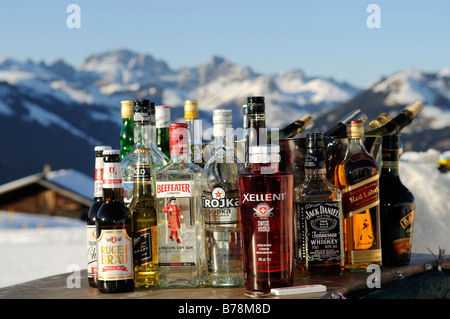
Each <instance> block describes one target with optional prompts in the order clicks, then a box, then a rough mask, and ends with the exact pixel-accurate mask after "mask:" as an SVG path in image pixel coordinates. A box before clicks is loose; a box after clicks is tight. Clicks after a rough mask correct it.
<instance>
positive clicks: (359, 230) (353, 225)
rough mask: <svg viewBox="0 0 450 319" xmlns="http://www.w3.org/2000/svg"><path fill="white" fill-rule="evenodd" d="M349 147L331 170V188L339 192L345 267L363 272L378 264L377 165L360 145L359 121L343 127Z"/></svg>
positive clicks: (361, 134) (361, 135)
mask: <svg viewBox="0 0 450 319" xmlns="http://www.w3.org/2000/svg"><path fill="white" fill-rule="evenodd" d="M347 138H348V140H349V145H348V149H347V152H346V154H345V156H344V159H343V161H342V162H340V163H339V164H338V166H337V167H336V170H335V178H334V179H335V185H336V186H337V187H338V188H339V189H340V190H341V193H342V208H343V212H344V249H345V254H346V257H345V259H346V262H345V267H346V268H347V269H350V270H358V269H365V268H367V266H369V265H370V264H379V265H381V238H380V200H379V176H378V166H377V163H376V162H375V161H374V159H373V158H372V156H370V154H369V153H368V152H367V151H366V149H365V147H364V143H363V138H364V128H363V123H362V121H351V122H349V123H348V125H347Z"/></svg>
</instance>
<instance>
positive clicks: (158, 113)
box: [155, 106, 170, 158]
mask: <svg viewBox="0 0 450 319" xmlns="http://www.w3.org/2000/svg"><path fill="white" fill-rule="evenodd" d="M155 120H156V123H155V126H156V145H158V148H159V150H160V151H161V152H163V154H164V155H166V157H167V158H169V157H170V144H169V124H170V107H168V106H157V107H156V108H155Z"/></svg>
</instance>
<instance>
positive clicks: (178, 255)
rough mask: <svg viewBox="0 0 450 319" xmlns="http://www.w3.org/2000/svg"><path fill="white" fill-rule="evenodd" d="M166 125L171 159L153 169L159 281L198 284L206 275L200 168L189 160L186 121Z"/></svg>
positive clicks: (166, 285)
mask: <svg viewBox="0 0 450 319" xmlns="http://www.w3.org/2000/svg"><path fill="white" fill-rule="evenodd" d="M169 129H170V131H169V133H170V162H169V164H167V165H166V166H164V167H162V168H161V169H160V170H158V171H157V172H156V197H157V221H158V258H159V285H160V287H163V288H189V287H198V286H200V285H203V283H204V280H205V275H206V251H205V249H206V248H205V239H204V231H203V218H202V197H201V188H200V187H201V179H202V174H201V173H202V169H201V168H200V167H199V166H197V165H195V164H193V163H191V159H190V154H189V147H188V145H189V142H188V136H189V132H188V129H187V124H186V123H173V124H170V125H169Z"/></svg>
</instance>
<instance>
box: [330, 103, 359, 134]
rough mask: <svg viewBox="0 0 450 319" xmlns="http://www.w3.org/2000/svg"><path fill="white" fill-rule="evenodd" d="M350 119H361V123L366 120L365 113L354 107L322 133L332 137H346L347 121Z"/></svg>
mask: <svg viewBox="0 0 450 319" xmlns="http://www.w3.org/2000/svg"><path fill="white" fill-rule="evenodd" d="M350 121H362V122H363V123H364V122H366V121H367V115H366V114H365V113H363V112H362V111H361V110H360V109H356V110H353V111H351V112H350V113H348V114H347V115H346V116H344V117H343V118H341V119H340V120H339V121H338V122H337V123H336V125H334V126H333V127H332V128H330V129H329V130H328V131H326V132H325V133H324V135H325V136H334V137H346V136H347V123H348V122H350Z"/></svg>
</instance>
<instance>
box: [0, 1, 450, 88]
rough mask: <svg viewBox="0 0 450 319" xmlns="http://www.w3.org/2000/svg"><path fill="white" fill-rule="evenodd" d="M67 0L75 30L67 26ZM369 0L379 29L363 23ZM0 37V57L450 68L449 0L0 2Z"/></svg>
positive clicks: (353, 79)
mask: <svg viewBox="0 0 450 319" xmlns="http://www.w3.org/2000/svg"><path fill="white" fill-rule="evenodd" d="M72 3H73V4H77V5H79V7H80V9H81V13H80V21H81V28H79V29H77V28H72V29H71V28H68V27H67V24H66V20H67V18H68V17H69V15H70V14H71V13H68V12H66V9H67V6H69V4H72ZM370 4H377V5H378V6H379V8H380V22H381V27H380V28H369V27H368V26H367V23H366V21H367V18H368V17H369V16H370V15H371V14H372V13H373V12H367V11H366V10H367V7H368V6H369V5H370ZM0 43H1V45H0V57H3V56H10V57H14V58H17V59H21V60H24V59H27V58H31V59H33V60H35V61H40V60H44V61H46V62H51V61H53V60H55V59H57V58H63V59H64V60H66V61H67V62H69V63H71V64H72V65H74V66H80V65H81V64H82V63H83V61H84V59H85V58H86V57H87V56H89V55H90V54H93V53H100V52H104V51H108V50H113V49H118V48H128V49H131V50H135V51H136V52H139V53H148V54H151V55H152V56H153V57H154V58H156V59H162V60H164V61H166V62H167V63H168V64H169V66H170V67H171V68H174V69H176V68H180V67H185V66H188V67H190V66H197V65H200V64H202V63H205V62H206V61H207V60H208V59H210V58H211V56H212V55H220V56H223V57H225V58H227V59H229V60H230V61H231V62H233V63H236V64H239V65H242V66H250V67H251V68H252V69H253V70H255V71H256V72H260V73H265V74H269V73H275V72H280V71H288V70H292V69H301V70H303V71H304V72H305V73H306V75H309V76H326V77H334V78H335V79H337V80H340V81H348V82H349V83H351V84H353V85H356V86H359V87H363V86H365V85H366V84H368V83H369V82H371V81H374V80H376V79H377V78H378V77H380V76H383V75H390V74H392V73H394V72H396V71H399V70H402V69H405V68H409V67H415V68H419V69H422V70H424V71H429V72H435V71H437V70H440V69H442V68H444V67H450V1H448V0H429V1H423V0H422V1H416V0H410V1H404V0H390V1H389V0H371V1H366V0H340V1H337V0H308V1H306V0H298V1H292V0H291V1H285V0H277V1H264V0H260V1H245V0H240V1H235V0H228V1H211V0H209V1H206V0H191V1H170V0H166V1H160V0H159V1H153V0H150V1H149V0H147V1H145V0H142V1H138V0H127V1H100V0H97V1H92V0H91V1H87V0H70V1H61V0H53V1H50V0H40V1H31V0H28V1H22V0H16V1H2V2H1V3H0Z"/></svg>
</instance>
